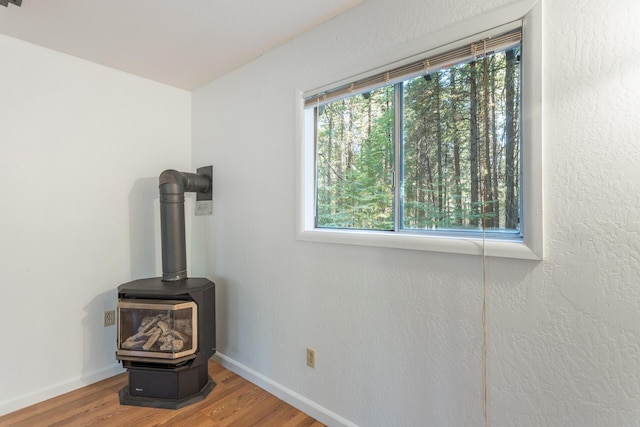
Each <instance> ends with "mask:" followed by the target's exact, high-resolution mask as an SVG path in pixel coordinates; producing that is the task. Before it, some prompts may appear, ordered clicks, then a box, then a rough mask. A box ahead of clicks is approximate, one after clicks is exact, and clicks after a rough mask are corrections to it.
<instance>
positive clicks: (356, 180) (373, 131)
mask: <svg viewBox="0 0 640 427" xmlns="http://www.w3.org/2000/svg"><path fill="white" fill-rule="evenodd" d="M393 110H394V91H393V86H386V87H383V88H380V89H376V90H373V91H371V92H367V93H364V94H357V95H354V96H351V97H348V98H344V99H340V100H337V101H333V102H330V103H327V104H324V105H321V106H319V107H317V109H316V121H317V123H316V131H317V143H316V189H317V190H316V191H317V200H316V210H317V212H316V226H317V227H330V228H352V229H367V230H393V188H392V171H393V165H394V159H393V129H394V124H393V121H394V112H393Z"/></svg>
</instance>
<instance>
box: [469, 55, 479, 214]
mask: <svg viewBox="0 0 640 427" xmlns="http://www.w3.org/2000/svg"><path fill="white" fill-rule="evenodd" d="M469 68H470V73H469V86H470V88H469V103H470V114H469V116H470V117H469V120H470V123H469V125H470V140H471V141H470V147H469V150H470V153H469V154H470V155H469V160H470V177H469V178H470V181H471V209H470V216H471V218H470V219H469V224H470V225H471V226H477V225H478V214H479V210H478V201H479V197H478V191H479V176H478V139H479V138H478V136H479V135H478V134H479V130H478V94H477V91H478V84H477V81H476V62H475V61H471V62H470V63H469Z"/></svg>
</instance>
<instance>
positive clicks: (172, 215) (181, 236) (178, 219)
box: [159, 169, 211, 282]
mask: <svg viewBox="0 0 640 427" xmlns="http://www.w3.org/2000/svg"><path fill="white" fill-rule="evenodd" d="M159 181H160V185H159V189H160V233H161V240H162V281H163V282H175V281H178V280H183V279H186V278H187V249H186V239H185V227H184V193H185V192H195V193H205V192H207V191H208V190H209V187H210V186H211V178H210V177H208V176H206V175H201V174H195V173H188V172H178V171H176V170H173V169H167V170H166V171H164V172H162V173H161V174H160V179H159Z"/></svg>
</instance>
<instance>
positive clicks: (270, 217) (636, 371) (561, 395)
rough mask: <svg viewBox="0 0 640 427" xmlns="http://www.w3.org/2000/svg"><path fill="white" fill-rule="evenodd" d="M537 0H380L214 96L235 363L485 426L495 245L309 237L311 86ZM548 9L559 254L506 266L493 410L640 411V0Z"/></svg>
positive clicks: (343, 403) (513, 414)
mask: <svg viewBox="0 0 640 427" xmlns="http://www.w3.org/2000/svg"><path fill="white" fill-rule="evenodd" d="M525 3H527V2H522V1H508V0H487V1H483V2H476V1H471V0H447V1H444V0H429V1H422V0H398V1H393V2H391V1H385V0H368V1H365V2H364V3H363V4H362V5H361V6H359V7H356V8H354V9H352V10H351V11H349V12H348V13H346V14H344V15H342V16H340V17H338V18H336V19H334V20H332V21H330V22H329V23H327V24H326V25H324V26H322V27H320V28H319V29H317V30H315V31H313V32H311V33H309V34H306V35H304V36H302V37H300V38H298V39H297V40H295V41H294V42H291V43H289V44H287V45H285V46H283V47H281V48H279V49H277V50H276V51H273V52H271V53H270V54H267V55H265V56H263V57H262V58H260V59H258V60H256V61H254V62H253V63H251V64H249V65H247V66H245V67H244V68H242V69H240V70H238V71H236V72H234V73H231V74H230V75H228V76H226V77H224V78H222V79H219V80H218V81H216V82H213V83H212V84H210V85H208V86H207V87H205V88H203V89H201V90H198V91H196V92H195V93H194V97H193V123H194V124H193V144H194V145H193V155H194V161H195V162H197V163H199V164H200V163H201V164H207V163H213V164H214V166H215V171H216V172H215V175H216V176H215V179H216V181H215V189H214V193H215V207H214V210H215V213H214V216H213V217H212V218H207V219H204V220H202V221H201V222H199V223H198V225H197V226H198V227H202V230H203V231H204V233H203V235H202V236H204V237H202V239H201V240H200V241H199V243H198V244H199V245H201V246H202V247H203V248H204V249H205V251H206V258H207V259H206V261H207V266H206V267H204V266H200V268H202V269H204V270H206V272H207V273H208V275H209V276H211V277H212V278H214V279H215V280H216V282H217V291H218V294H217V297H218V301H219V306H218V310H219V312H218V321H219V324H218V348H219V350H220V352H221V353H223V354H224V356H225V357H226V359H225V360H226V362H227V363H229V364H230V365H231V366H235V367H236V368H237V369H240V370H243V369H244V371H245V372H249V373H250V374H251V375H253V376H254V377H257V378H261V379H264V380H265V382H266V383H267V384H270V385H271V386H272V388H274V389H277V390H281V391H282V390H284V392H285V394H286V393H289V394H290V395H292V396H293V400H296V399H297V400H298V401H299V402H300V401H302V402H306V403H310V405H311V406H314V405H316V406H315V407H316V408H319V411H320V412H321V413H324V414H325V415H327V417H328V418H327V419H331V417H332V416H333V417H334V418H333V419H334V421H335V420H338V421H339V420H340V418H339V417H343V419H346V420H348V421H350V422H352V423H355V424H357V425H362V426H390V425H398V426H400V425H401V426H424V425H429V426H472V425H481V421H482V402H481V370H480V352H481V325H480V313H481V260H480V259H479V258H477V257H472V256H456V255H445V254H438V253H427V252H413V251H406V250H391V249H381V248H366V247H353V246H346V245H345V246H340V245H331V244H319V243H309V242H301V241H296V240H295V236H294V231H295V228H294V218H295V210H296V205H295V189H294V187H295V186H294V178H295V173H294V171H295V167H296V165H295V162H296V158H295V154H294V153H295V144H296V143H297V142H296V136H297V135H296V132H295V125H296V123H295V117H296V114H297V112H296V110H295V92H296V90H309V89H312V88H314V87H316V86H319V85H322V84H326V83H330V82H331V81H332V80H335V79H339V78H343V77H346V76H345V75H344V74H342V73H343V72H344V70H347V69H349V68H351V69H353V71H354V72H357V71H363V70H366V69H367V68H368V67H370V66H373V65H379V64H375V61H376V56H377V55H380V53H382V56H387V57H388V56H389V54H390V52H391V53H392V52H393V50H394V49H397V48H399V49H401V50H402V49H413V48H414V47H415V45H416V43H417V41H423V40H428V39H429V37H428V36H429V35H430V34H434V35H435V36H436V38H437V35H438V34H439V33H438V32H439V31H440V30H445V31H446V29H447V28H448V27H451V26H459V25H460V24H461V23H463V25H466V23H477V19H478V17H480V18H482V17H484V16H495V14H494V12H497V13H503V12H504V13H505V14H508V11H509V10H510V9H513V8H516V9H517V8H521V7H523V4H525ZM528 3H532V2H528ZM543 9H544V13H543V16H544V20H543V22H544V24H543V25H544V44H543V46H544V58H543V59H544V61H545V66H544V70H545V71H544V106H543V115H544V119H545V130H544V135H545V140H544V144H545V145H544V152H545V162H546V163H545V186H544V189H545V203H546V220H545V225H546V232H545V233H546V245H545V254H546V258H545V260H544V261H543V262H531V261H517V260H508V259H490V260H489V261H488V280H489V284H488V287H489V297H490V302H489V416H490V425H492V426H542V425H545V426H594V427H595V426H605V425H607V426H636V425H640V378H639V377H640V366H639V364H640V344H639V343H640V268H639V267H640V265H639V263H640V253H639V247H640V243H639V242H638V239H639V238H640V197H639V195H640V188H639V186H640V184H638V183H639V182H640V167H639V164H638V163H639V162H640V160H639V159H640V148H639V147H640V144H638V142H637V137H638V135H640V121H638V119H637V117H638V111H640V79H638V77H640V63H639V61H640V32H638V31H637V28H638V27H639V24H640V21H639V18H638V17H639V16H640V2H637V1H636V0H620V1H615V2H608V3H602V2H596V1H595V0H585V1H580V2H575V1H569V0H545V3H544V8H543ZM469 25H471V24H469ZM474 25H475V24H474ZM360 66H362V67H363V68H362V69H357V67H360ZM307 346H310V347H314V348H315V349H316V352H317V367H316V369H315V370H313V369H310V368H307V367H306V366H305V348H306V347H307ZM296 393H297V395H296ZM331 412H332V413H333V415H332V414H331ZM334 415H335V416H334ZM345 423H346V422H345Z"/></svg>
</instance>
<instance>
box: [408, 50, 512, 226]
mask: <svg viewBox="0 0 640 427" xmlns="http://www.w3.org/2000/svg"><path fill="white" fill-rule="evenodd" d="M519 57H520V48H519V47H517V48H514V49H510V50H508V51H504V52H499V53H496V54H491V55H488V56H487V57H486V58H482V59H478V60H474V61H471V62H467V63H464V64H458V65H455V66H451V67H449V68H444V69H441V70H439V71H437V72H434V73H431V74H430V75H427V76H424V77H422V76H421V77H417V78H414V79H411V80H408V81H405V82H404V83H403V104H404V113H403V118H402V119H403V125H402V126H403V127H402V129H403V145H402V153H403V154H402V162H403V165H402V177H401V189H402V193H401V194H402V206H401V209H400V212H401V215H402V218H401V220H400V224H401V228H404V229H414V230H417V229H429V230H431V229H448V230H457V229H461V230H480V229H482V227H483V225H484V227H485V228H486V229H487V230H493V231H510V232H519V230H520V217H519V197H520V192H519V190H518V189H519V188H520V161H519V152H520V147H519V140H520V137H519V134H520V108H519V107H520V102H519V100H520V64H519Z"/></svg>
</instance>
